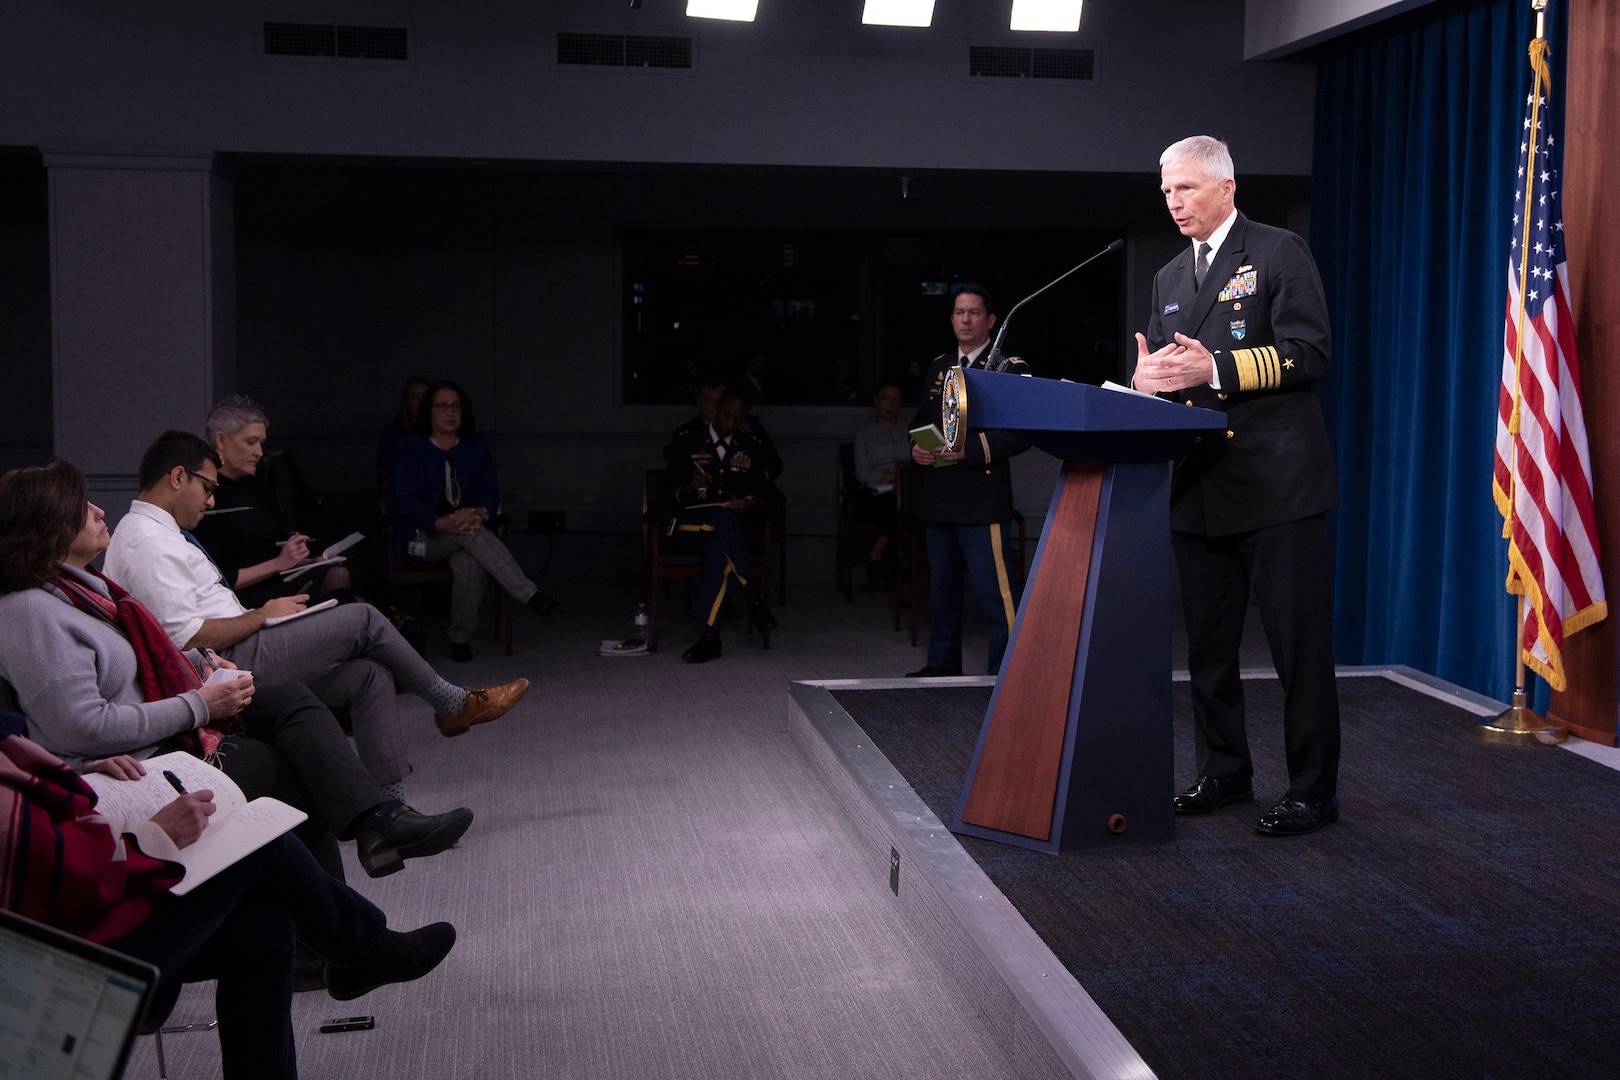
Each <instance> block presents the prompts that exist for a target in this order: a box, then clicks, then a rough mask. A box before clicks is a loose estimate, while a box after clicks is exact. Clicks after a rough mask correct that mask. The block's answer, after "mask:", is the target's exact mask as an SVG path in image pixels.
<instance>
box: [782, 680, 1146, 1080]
mask: <svg viewBox="0 0 1620 1080" xmlns="http://www.w3.org/2000/svg"><path fill="white" fill-rule="evenodd" d="M994 683H995V680H994V679H993V678H990V677H988V676H963V677H957V678H945V679H929V680H926V681H919V680H917V679H860V680H818V681H815V682H795V683H793V684H792V685H791V686H790V688H789V703H788V727H789V734H790V736H791V737H792V738H793V741H794V742H795V743H797V744H798V746H799V748H800V749H801V750H802V751H803V752H804V754H805V756H806V757H808V758H809V760H810V762H811V764H812V765H813V766H814V767H815V769H816V771H817V772H818V773H819V774H820V775H821V777H822V779H823V781H824V782H825V783H826V784H827V786H828V788H829V789H830V790H831V791H832V793H833V794H834V796H835V797H836V798H837V799H838V801H839V803H840V804H841V805H842V806H843V808H844V810H845V812H846V813H848V814H849V816H850V818H851V819H852V820H853V821H854V823H855V824H856V826H857V828H858V829H859V830H860V831H861V832H862V834H863V835H864V836H866V837H867V838H869V839H870V840H871V841H873V843H874V847H873V852H872V874H873V879H874V888H887V887H888V885H889V881H890V880H891V879H890V877H889V875H890V870H891V858H892V856H891V851H892V852H897V853H898V854H899V862H900V865H899V892H898V896H897V900H896V902H897V903H902V904H905V905H906V907H907V909H908V910H907V919H908V922H909V923H910V924H911V925H912V926H913V927H914V928H916V929H917V930H918V932H919V933H920V935H921V936H923V937H924V938H925V939H926V940H927V941H928V942H929V943H930V947H931V950H932V951H933V952H934V953H935V955H936V957H937V958H938V959H940V961H941V962H942V965H943V966H944V967H945V968H946V969H947V970H948V971H951V972H952V973H953V974H954V975H955V977H956V980H957V985H958V989H959V990H961V991H962V992H963V993H964V994H966V995H967V997H968V999H969V1000H970V1001H971V1002H972V1003H973V1005H974V1007H975V1008H976V1009H977V1010H978V1011H979V1013H980V1015H981V1016H982V1017H983V1018H984V1023H985V1025H986V1030H987V1032H988V1033H989V1034H990V1035H991V1036H992V1037H993V1038H994V1039H995V1040H996V1042H997V1044H998V1045H1000V1046H1001V1048H1002V1050H1003V1051H1004V1052H1005V1053H1006V1055H1007V1061H1008V1064H1009V1066H1010V1067H1011V1068H1012V1069H1013V1070H1014V1071H1015V1072H1017V1074H1018V1075H1019V1076H1022V1077H1027V1078H1036V1077H1079V1078H1082V1080H1147V1078H1151V1077H1153V1075H1154V1074H1153V1071H1152V1070H1151V1069H1149V1068H1148V1066H1147V1063H1146V1062H1145V1061H1143V1060H1142V1057H1141V1055H1140V1054H1138V1053H1137V1052H1136V1050H1135V1048H1133V1047H1132V1046H1131V1044H1130V1043H1129V1042H1127V1041H1126V1039H1125V1037H1124V1036H1123V1035H1121V1034H1120V1032H1119V1029H1118V1028H1116V1027H1115V1026H1114V1024H1113V1022H1112V1021H1111V1020H1109V1019H1108V1017H1107V1016H1106V1015H1104V1013H1103V1011H1102V1010H1101V1009H1100V1008H1098V1007H1097V1004H1096V1002H1094V1001H1093V1000H1092V999H1091V995H1089V994H1087V993H1086V991H1085V989H1084V988H1083V987H1082V986H1081V985H1080V983H1079V982H1078V981H1076V979H1075V978H1074V976H1072V975H1070V974H1069V972H1068V970H1067V969H1066V968H1064V966H1063V965H1062V964H1061V963H1059V961H1058V959H1057V957H1056V956H1054V955H1052V951H1051V950H1050V949H1048V948H1047V947H1046V944H1045V943H1044V942H1042V941H1041V939H1040V938H1039V937H1038V936H1037V935H1036V933H1035V931H1033V930H1031V929H1030V927H1029V924H1028V923H1026V922H1025V921H1024V918H1023V916H1022V915H1020V914H1019V913H1018V910H1017V909H1016V908H1014V907H1013V905H1012V902H1011V901H1009V900H1008V899H1007V898H1006V897H1005V896H1004V895H1002V893H1001V890H999V889H997V888H996V887H995V885H994V884H992V883H991V881H990V879H989V878H988V877H986V876H985V874H984V871H982V870H980V869H979V866H978V864H977V863H975V862H974V861H973V858H972V856H970V855H969V854H968V853H967V852H966V851H964V850H963V849H962V846H961V845H960V844H959V843H957V840H956V836H955V835H954V834H953V833H952V832H951V831H950V830H949V829H948V828H946V827H945V825H944V824H943V823H942V822H941V821H940V820H939V819H938V818H937V817H935V816H934V813H933V811H931V810H929V809H928V807H927V805H926V804H924V802H923V801H922V799H921V798H919V797H918V796H917V793H916V792H914V791H913V790H912V789H911V785H910V784H908V783H906V781H905V779H904V778H903V777H902V776H901V775H900V774H899V772H897V771H896V770H895V768H894V766H892V765H890V764H889V760H888V759H887V758H886V757H884V756H883V753H882V752H881V751H880V750H878V749H877V748H876V747H875V746H873V745H872V742H871V740H870V739H868V738H867V737H866V733H865V732H864V731H862V730H861V728H860V726H859V725H858V724H856V723H855V721H854V720H853V719H852V718H851V717H850V715H849V714H848V713H847V712H845V711H844V709H843V708H842V707H841V706H840V705H839V704H838V702H837V700H836V699H834V698H833V696H832V693H831V691H833V690H885V689H922V688H928V687H932V688H938V687H940V686H991V685H994ZM884 849H889V850H884Z"/></svg>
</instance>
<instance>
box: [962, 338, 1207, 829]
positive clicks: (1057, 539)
mask: <svg viewBox="0 0 1620 1080" xmlns="http://www.w3.org/2000/svg"><path fill="white" fill-rule="evenodd" d="M960 377H961V380H962V381H961V382H960V383H959V384H958V393H959V395H960V398H961V401H960V403H959V406H958V407H959V409H960V411H961V422H962V423H963V424H964V425H966V424H968V423H971V425H972V426H973V427H987V428H1006V429H1008V430H1012V431H1018V432H1021V433H1022V434H1024V435H1025V436H1027V437H1028V438H1029V439H1030V440H1031V441H1032V442H1033V443H1034V444H1035V445H1036V446H1038V447H1040V448H1041V449H1042V450H1045V451H1046V452H1047V453H1049V454H1052V455H1053V456H1055V457H1058V458H1061V459H1063V462H1064V465H1063V475H1062V478H1061V479H1060V480H1059V482H1058V485H1057V490H1056V491H1055V492H1054V493H1053V495H1052V504H1051V509H1050V510H1049V512H1048V513H1047V516H1046V525H1045V527H1044V528H1043V529H1042V531H1041V541H1040V546H1039V547H1038V548H1037V549H1036V551H1035V562H1034V565H1033V566H1032V567H1031V569H1030V574H1029V579H1028V581H1027V583H1026V585H1025V587H1024V596H1023V601H1022V603H1021V604H1020V605H1019V609H1018V615H1017V618H1016V619H1015V620H1014V623H1013V627H1012V637H1011V641H1010V643H1009V645H1008V648H1007V653H1006V656H1005V657H1004V658H1003V660H1002V663H1001V671H1000V673H999V674H998V676H997V679H996V687H995V691H994V692H993V694H992V695H991V698H990V707H989V709H988V710H987V712H986V713H985V718H984V726H983V727H982V728H981V730H980V732H979V742H978V746H977V748H976V749H975V750H974V753H973V763H972V765H971V767H970V768H969V769H968V775H967V780H966V782H965V783H964V784H963V787H962V794H961V796H960V798H959V799H958V800H957V805H956V813H955V816H954V817H953V819H952V821H951V829H952V831H954V832H958V833H963V834H966V835H970V836H980V837H985V838H988V839H991V840H1000V841H1002V842H1004V843H1009V844H1016V845H1018V846H1020V847H1026V848H1033V849H1035V850H1038V851H1048V852H1062V851H1072V850H1077V849H1081V848H1091V847H1099V846H1103V845H1113V844H1122V843H1144V842H1152V841H1161V840H1169V839H1171V838H1172V836H1173V835H1174V831H1175V822H1174V816H1173V813H1172V810H1171V797H1172V796H1173V795H1174V784H1175V778H1174V773H1173V763H1172V752H1173V748H1172V746H1171V731H1170V728H1171V715H1170V714H1171V704H1170V662H1171V661H1170V607H1171V602H1172V593H1171V584H1170V583H1171V578H1170V574H1171V566H1170V562H1171V554H1170V468H1169V462H1170V461H1172V460H1174V459H1175V458H1177V457H1180V456H1181V455H1182V454H1184V453H1185V452H1186V451H1187V450H1188V449H1189V448H1190V447H1191V446H1192V445H1193V443H1194V441H1195V440H1198V439H1206V438H1221V439H1224V438H1225V437H1226V419H1225V417H1224V416H1223V415H1222V414H1220V413H1218V412H1214V411H1212V410H1208V409H1199V408H1192V407H1189V406H1185V405H1177V404H1175V403H1173V402H1169V401H1164V400H1161V399H1158V398H1149V397H1146V396H1143V395H1138V394H1132V393H1124V392H1119V391H1113V390H1105V389H1102V388H1100V387H1096V386H1087V385H1084V384H1080V383H1069V382H1058V381H1054V380H1051V379H1038V378H1031V377H1028V376H1022V375H1010V374H1003V373H997V372H990V371H980V370H971V369H970V370H966V371H963V372H961V373H960Z"/></svg>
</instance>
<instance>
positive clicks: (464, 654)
mask: <svg viewBox="0 0 1620 1080" xmlns="http://www.w3.org/2000/svg"><path fill="white" fill-rule="evenodd" d="M450 659H452V660H454V661H455V662H456V663H458V664H465V663H466V662H467V661H469V660H471V659H472V646H471V645H468V644H467V643H466V642H465V641H452V642H451V643H450Z"/></svg>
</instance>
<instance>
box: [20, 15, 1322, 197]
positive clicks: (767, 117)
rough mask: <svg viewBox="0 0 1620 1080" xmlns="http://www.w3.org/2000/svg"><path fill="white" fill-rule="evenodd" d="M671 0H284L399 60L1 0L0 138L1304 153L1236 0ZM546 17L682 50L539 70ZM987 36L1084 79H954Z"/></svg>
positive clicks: (410, 152) (538, 153)
mask: <svg viewBox="0 0 1620 1080" xmlns="http://www.w3.org/2000/svg"><path fill="white" fill-rule="evenodd" d="M684 8H685V5H684V4H683V3H681V2H680V0H646V3H645V4H644V6H643V9H642V10H640V11H631V10H630V9H629V5H628V4H626V3H623V2H621V0H588V2H587V0H554V2H549V3H548V2H544V0H480V2H475V3H465V4H445V3H424V2H382V0H377V2H371V3H366V2H357V0H327V2H324V3H320V4H314V5H311V4H304V5H295V9H296V13H297V17H298V18H300V19H305V18H307V19H309V20H310V21H320V20H327V19H330V20H333V21H343V20H351V21H356V22H360V23H368V22H369V23H382V24H386V25H395V26H397V25H402V24H403V25H408V26H409V27H410V28H411V30H412V32H413V35H414V41H415V47H416V58H415V61H414V63H412V64H410V65H408V66H390V65H383V64H367V63H356V62H318V61H301V60H300V61H286V60H266V59H260V58H259V56H258V49H259V33H260V26H261V23H262V22H263V21H264V19H265V18H266V17H276V16H280V17H286V12H285V11H284V10H283V9H279V8H275V7H274V5H262V4H243V3H240V2H233V0H165V2H163V3H159V4H150V3H136V4H132V3H128V2H126V0H74V2H72V3H61V2H60V0H10V2H8V3H7V4H5V5H4V6H3V7H0V145H5V144H11V145H21V146H46V147H57V148H61V147H63V146H75V145H78V146H90V147H107V146H145V147H152V148H167V149H187V150H192V149H215V150H225V151H241V152H254V153H279V154H338V155H372V156H391V155H393V156H409V157H440V158H476V159H490V160H579V161H654V162H689V163H694V162H695V163H705V164H708V163H728V164H734V163H751V164H769V165H817V166H833V165H837V166H876V167H885V168H890V167H903V168H964V167H989V168H997V167H1002V168H1012V169H1018V170H1031V169H1036V170H1048V169H1061V170H1079V171H1104V172H1108V171H1127V170H1136V169H1141V168H1142V167H1143V163H1144V162H1150V161H1151V160H1152V159H1153V157H1154V155H1156V154H1157V152H1158V150H1159V149H1160V148H1161V147H1163V146H1164V145H1165V144H1167V143H1169V142H1170V141H1172V140H1173V139H1175V138H1178V137H1180V136H1181V135H1183V134H1186V133H1188V132H1190V131H1193V130H1218V131H1219V132H1224V133H1226V134H1228V135H1230V137H1231V139H1232V141H1233V150H1234V152H1235V153H1236V154H1237V155H1238V157H1239V158H1240V159H1243V160H1249V161H1252V162H1254V163H1255V164H1254V165H1253V166H1252V167H1251V168H1252V169H1254V170H1255V171H1266V172H1277V173H1293V174H1300V173H1305V172H1308V171H1309V164H1310V162H1309V154H1310V126H1311V111H1310V110H1311V98H1312V85H1313V83H1312V74H1311V71H1310V69H1309V68H1308V67H1303V66H1297V65H1274V64H1266V65H1254V64H1246V63H1245V62H1244V60H1243V4H1242V0H1154V2H1153V3H1140V2H1121V0H1106V2H1105V0H1093V2H1092V3H1091V4H1089V5H1087V7H1086V10H1085V19H1084V22H1083V24H1082V27H1081V31H1080V33H1079V34H1077V35H1061V34H1036V35H1030V34H1014V33H1012V32H1011V31H1009V30H1007V28H1006V23H1005V19H1006V13H1007V11H1008V10H1009V9H1008V7H1007V5H1006V4H1005V3H990V2H986V0H940V2H939V3H938V5H937V11H936V15H935V25H934V26H933V27H932V28H930V29H928V30H915V29H903V28H897V27H866V26H862V25H861V24H860V22H859V17H858V14H857V13H858V10H859V5H858V3H857V0H836V2H835V0H817V2H813V3H812V2H806V0H762V2H761V4H760V16H759V20H758V22H756V23H753V24H733V23H722V22H715V21H713V20H697V19H688V18H686V17H685V16H684V15H683V14H682V12H683V11H684ZM558 30H584V31H605V32H618V33H623V32H635V33H649V34H682V35H691V36H693V37H694V38H695V39H696V62H695V68H694V70H692V71H691V72H682V73H672V72H663V71H642V70H638V71H626V70H596V69H585V70H580V69H565V68H558V67H557V66H556V65H555V64H554V63H553V59H552V58H553V54H554V50H553V44H552V42H553V36H554V34H555V33H556V32H557V31H558ZM1007 44H1013V45H1057V46H1059V47H1075V46H1084V47H1091V48H1094V49H1096V50H1097V71H1098V78H1097V83H1096V85H1094V86H1084V87H1080V86H1052V85H1050V84H1045V83H1043V84H1039V85H1036V84H1020V83H1016V82H1013V83H1008V82H1005V81H993V80H986V79H969V78H968V77H967V51H968V47H969V46H970V45H1007ZM1195 64H1196V67H1195V66H1194V65H1195ZM1183 73H1187V77H1183Z"/></svg>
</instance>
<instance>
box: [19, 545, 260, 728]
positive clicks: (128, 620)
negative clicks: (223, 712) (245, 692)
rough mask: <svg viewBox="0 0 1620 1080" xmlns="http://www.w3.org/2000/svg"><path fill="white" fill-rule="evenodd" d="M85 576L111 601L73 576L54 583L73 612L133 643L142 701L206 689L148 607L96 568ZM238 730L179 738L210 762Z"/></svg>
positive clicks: (62, 576)
mask: <svg viewBox="0 0 1620 1080" xmlns="http://www.w3.org/2000/svg"><path fill="white" fill-rule="evenodd" d="M84 572H85V573H87V574H90V575H91V576H93V577H96V578H98V579H100V581H101V583H102V584H103V585H105V586H107V593H108V596H110V597H111V599H109V598H108V596H103V595H101V594H100V593H99V592H97V591H96V590H94V589H89V588H86V587H85V586H84V583H83V582H80V581H76V580H74V578H73V576H72V575H71V574H67V573H64V572H62V571H57V574H56V577H55V578H53V579H52V582H51V583H52V584H53V585H55V586H56V587H57V588H58V589H60V590H61V591H62V593H63V595H64V596H66V597H67V599H68V602H69V603H71V604H72V605H73V606H74V607H76V608H78V609H79V610H80V611H82V612H84V613H85V614H87V615H94V616H96V617H97V618H100V619H104V620H106V621H107V622H109V623H111V624H112V625H114V626H116V627H117V628H118V629H119V630H120V631H121V632H122V633H123V635H124V636H125V637H126V638H128V639H129V645H130V648H131V649H133V650H134V652H135V673H136V676H137V678H139V679H140V683H141V697H142V699H143V700H145V701H165V700H167V699H169V698H172V697H178V696H180V695H181V694H183V693H185V692H186V691H187V690H196V689H197V688H198V687H200V686H202V678H201V677H200V676H199V675H198V674H197V669H196V668H194V667H192V666H191V661H189V660H187V659H186V658H185V656H184V655H183V654H182V653H181V652H180V650H179V649H177V648H175V647H174V642H172V641H170V640H169V635H168V634H165V633H164V632H163V627H162V626H161V625H160V624H159V623H158V621H157V618H156V617H155V616H154V615H153V614H152V613H151V612H150V611H149V610H147V607H146V605H145V604H143V603H141V602H140V601H139V600H137V599H135V598H134V597H133V596H131V595H129V593H128V592H126V591H124V588H123V587H122V586H121V585H119V584H118V583H117V582H116V581H114V580H112V579H111V578H109V577H107V576H106V575H105V574H103V573H101V571H99V570H97V569H96V568H95V567H91V566H87V567H85V568H84ZM236 730H239V725H235V724H234V723H233V724H232V727H231V728H230V729H229V730H226V729H223V728H221V727H220V726H219V725H217V724H214V725H210V726H207V727H200V728H197V729H196V730H195V731H186V732H181V733H180V735H179V736H177V738H179V740H180V741H181V743H182V744H183V746H182V748H183V749H184V750H185V751H186V752H187V753H191V754H196V755H197V756H198V757H204V758H206V757H212V756H213V754H214V751H215V750H217V749H218V748H219V741H220V739H222V738H224V737H225V736H226V735H229V734H233V733H234V732H235V731H236Z"/></svg>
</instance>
